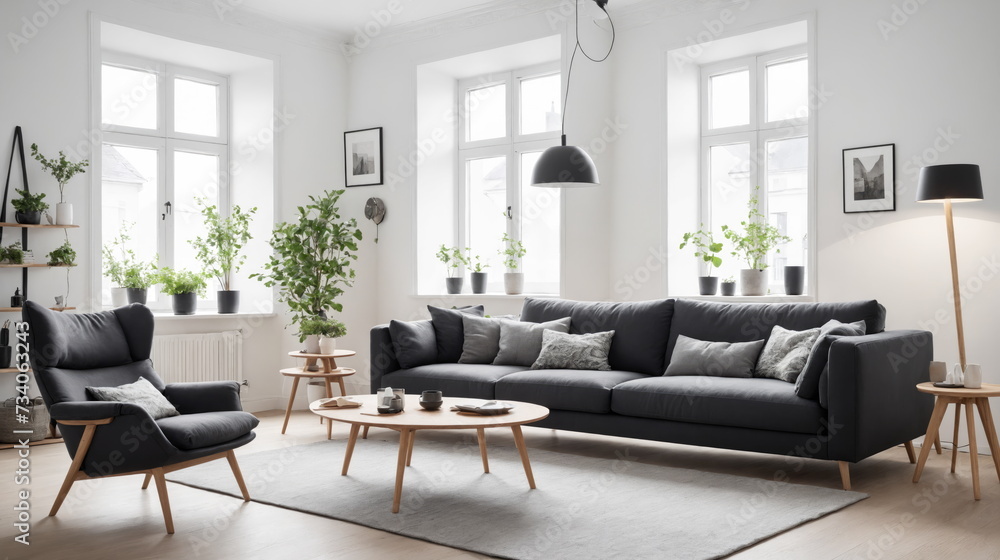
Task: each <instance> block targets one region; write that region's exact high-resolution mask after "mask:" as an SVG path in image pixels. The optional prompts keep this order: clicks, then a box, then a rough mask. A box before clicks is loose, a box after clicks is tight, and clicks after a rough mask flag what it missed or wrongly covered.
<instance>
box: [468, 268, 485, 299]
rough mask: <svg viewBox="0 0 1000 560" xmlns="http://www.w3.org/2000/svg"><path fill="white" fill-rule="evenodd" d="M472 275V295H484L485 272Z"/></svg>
mask: <svg viewBox="0 0 1000 560" xmlns="http://www.w3.org/2000/svg"><path fill="white" fill-rule="evenodd" d="M471 275H472V293H474V294H485V293H486V273H485V272H473V273H471Z"/></svg>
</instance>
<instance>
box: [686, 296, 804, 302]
mask: <svg viewBox="0 0 1000 560" xmlns="http://www.w3.org/2000/svg"><path fill="white" fill-rule="evenodd" d="M671 297H672V298H675V299H693V300H698V301H716V302H721V303H809V302H815V301H816V297H815V296H811V295H801V296H788V295H785V294H774V295H766V296H671Z"/></svg>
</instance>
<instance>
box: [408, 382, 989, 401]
mask: <svg viewBox="0 0 1000 560" xmlns="http://www.w3.org/2000/svg"><path fill="white" fill-rule="evenodd" d="M917 390H918V391H920V392H921V393H930V394H932V395H937V396H939V397H957V398H966V399H969V398H976V399H979V398H985V397H1000V385H996V384H993V383H983V386H982V388H979V389H969V388H966V387H950V388H949V387H935V386H934V384H933V383H931V382H930V381H928V382H926V383H920V384H919V385H917ZM407 404H409V403H407Z"/></svg>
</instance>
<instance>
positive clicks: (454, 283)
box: [444, 276, 465, 294]
mask: <svg viewBox="0 0 1000 560" xmlns="http://www.w3.org/2000/svg"><path fill="white" fill-rule="evenodd" d="M444 283H445V287H447V288H448V293H449V294H460V293H462V285H463V284H465V278H462V277H461V276H459V277H458V278H445V279H444Z"/></svg>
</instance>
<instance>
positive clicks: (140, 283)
mask: <svg viewBox="0 0 1000 560" xmlns="http://www.w3.org/2000/svg"><path fill="white" fill-rule="evenodd" d="M155 270H156V267H155V266H154V265H153V264H152V263H148V262H144V261H138V260H135V259H131V260H129V261H128V262H127V263H125V265H124V266H123V267H122V287H123V288H125V293H126V294H127V295H128V303H141V304H143V305H146V293H147V291H148V290H149V287H150V286H152V285H153V284H155V283H156V272H155Z"/></svg>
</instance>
